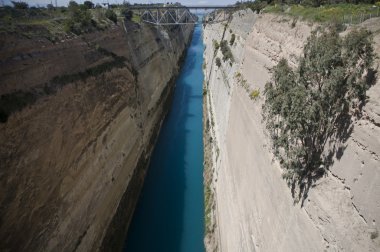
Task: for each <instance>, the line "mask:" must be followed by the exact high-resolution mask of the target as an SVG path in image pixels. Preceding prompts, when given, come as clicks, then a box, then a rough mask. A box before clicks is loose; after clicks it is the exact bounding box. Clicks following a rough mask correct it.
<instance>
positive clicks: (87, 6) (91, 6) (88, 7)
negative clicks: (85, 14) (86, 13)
mask: <svg viewBox="0 0 380 252" xmlns="http://www.w3.org/2000/svg"><path fill="white" fill-rule="evenodd" d="M83 5H84V6H85V7H86V9H93V8H94V6H95V5H94V4H93V2H91V1H84V3H83Z"/></svg>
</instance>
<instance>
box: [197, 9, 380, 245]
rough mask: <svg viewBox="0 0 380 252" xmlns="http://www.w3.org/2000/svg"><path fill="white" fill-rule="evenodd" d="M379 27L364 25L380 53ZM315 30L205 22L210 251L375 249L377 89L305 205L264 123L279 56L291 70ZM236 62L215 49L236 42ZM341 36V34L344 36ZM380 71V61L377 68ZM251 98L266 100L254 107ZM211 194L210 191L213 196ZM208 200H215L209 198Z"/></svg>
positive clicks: (253, 20) (379, 205)
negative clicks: (255, 94) (290, 184)
mask: <svg viewBox="0 0 380 252" xmlns="http://www.w3.org/2000/svg"><path fill="white" fill-rule="evenodd" d="M379 24H380V19H371V20H367V21H366V22H364V23H362V24H361V25H360V26H363V27H365V28H368V29H370V30H371V31H373V32H374V48H375V51H376V53H377V55H380V35H379V27H380V26H379ZM314 28H316V25H312V24H309V23H307V22H302V21H299V20H298V22H296V23H295V24H294V21H293V19H292V18H289V17H286V16H276V15H270V14H260V15H256V14H254V13H252V12H251V11H250V10H244V11H239V12H236V13H235V14H234V15H233V19H232V20H231V22H230V23H228V24H227V26H225V24H224V23H216V24H207V25H206V26H205V31H204V42H205V45H206V49H205V53H204V58H205V68H204V73H205V82H204V90H205V91H204V93H205V94H206V95H205V100H204V106H205V111H204V118H205V124H204V128H205V129H204V135H205V139H204V143H205V183H206V186H207V187H208V188H209V190H208V192H211V195H213V197H212V199H211V200H209V202H206V205H207V203H209V205H210V208H209V210H208V211H207V209H208V208H207V207H206V221H208V222H207V223H206V224H207V225H208V226H207V228H206V231H207V232H206V237H205V244H206V248H207V250H208V251H214V249H217V250H220V251H324V250H327V251H378V250H379V248H380V242H379V238H376V232H378V231H377V230H379V222H380V194H379V192H380V170H379V167H380V159H379V155H380V154H379V153H380V141H379V139H380V128H379V122H380V121H379V116H378V115H379V113H378V112H379V109H380V104H379V103H378V100H379V96H380V90H379V86H380V81H379V80H377V83H376V84H375V85H374V86H372V87H371V88H370V90H369V91H368V93H367V94H368V96H369V98H368V102H367V103H366V105H365V106H364V108H363V117H362V118H361V119H360V120H353V121H352V125H353V132H352V133H351V135H350V136H349V138H348V140H347V141H346V142H344V143H343V146H342V147H343V148H342V149H343V150H344V151H343V152H342V153H340V155H338V156H336V157H334V163H333V165H332V166H331V167H330V169H329V171H328V173H327V174H326V176H324V177H322V178H320V179H319V180H317V181H316V182H315V183H314V184H313V186H312V187H311V188H310V190H309V192H308V196H307V198H306V200H305V202H304V203H303V206H302V207H301V204H300V203H296V204H295V203H294V200H293V198H292V194H291V190H290V188H289V187H288V186H287V184H286V181H285V180H284V179H283V178H282V170H281V166H280V164H279V163H278V162H277V161H276V159H275V158H274V156H273V154H272V150H271V147H270V146H271V143H270V140H269V136H268V133H267V131H266V129H265V121H263V117H262V105H263V102H264V94H263V90H264V85H265V84H266V83H267V82H268V81H269V80H270V76H271V73H270V69H271V68H272V67H273V66H274V65H276V64H277V63H278V61H279V60H280V59H281V58H286V59H287V60H288V61H289V62H290V65H291V66H292V67H295V66H297V64H298V57H299V56H300V54H301V53H302V49H303V46H304V44H305V42H306V39H307V38H308V36H309V35H310V32H311V31H312V30H313V29H314ZM232 34H235V36H236V39H235V42H234V44H233V45H231V46H230V49H231V51H232V54H233V57H234V62H233V63H232V64H230V62H229V61H226V62H224V61H223V60H221V66H220V67H218V66H217V65H216V58H217V57H219V58H220V59H222V58H223V55H222V52H221V50H218V51H217V53H216V54H215V51H214V50H215V48H214V47H213V43H214V41H217V42H219V43H220V41H222V40H226V41H228V42H229V41H230V40H231V37H232ZM342 36H344V34H342ZM376 64H379V60H378V59H377V61H376V62H375V67H377V65H376ZM253 90H258V91H259V94H260V95H259V97H258V98H256V99H252V98H251V97H250V94H251V92H252V91H253ZM206 191H207V190H206ZM207 195H210V193H208V194H207Z"/></svg>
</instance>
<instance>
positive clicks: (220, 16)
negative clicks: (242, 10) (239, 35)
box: [130, 5, 236, 25]
mask: <svg viewBox="0 0 380 252" xmlns="http://www.w3.org/2000/svg"><path fill="white" fill-rule="evenodd" d="M130 9H131V10H133V11H134V12H135V13H137V14H138V15H139V16H140V18H141V21H142V22H144V23H149V24H154V25H188V24H195V23H197V22H198V17H197V16H196V15H194V14H193V13H191V10H214V12H212V13H211V14H209V15H208V16H207V20H203V22H204V23H214V22H222V21H225V20H227V19H228V18H229V17H230V15H231V13H232V11H231V10H234V9H236V7H235V6H222V5H193V6H162V5H161V6H154V5H149V6H131V7H130Z"/></svg>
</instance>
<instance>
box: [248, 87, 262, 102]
mask: <svg viewBox="0 0 380 252" xmlns="http://www.w3.org/2000/svg"><path fill="white" fill-rule="evenodd" d="M259 97H260V89H254V90H252V92H251V93H250V94H249V98H251V100H254V101H255V100H257V99H258V98H259Z"/></svg>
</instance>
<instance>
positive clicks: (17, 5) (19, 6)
mask: <svg viewBox="0 0 380 252" xmlns="http://www.w3.org/2000/svg"><path fill="white" fill-rule="evenodd" d="M12 4H13V6H14V8H15V9H20V10H26V9H28V8H29V5H28V3H26V2H16V1H12Z"/></svg>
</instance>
